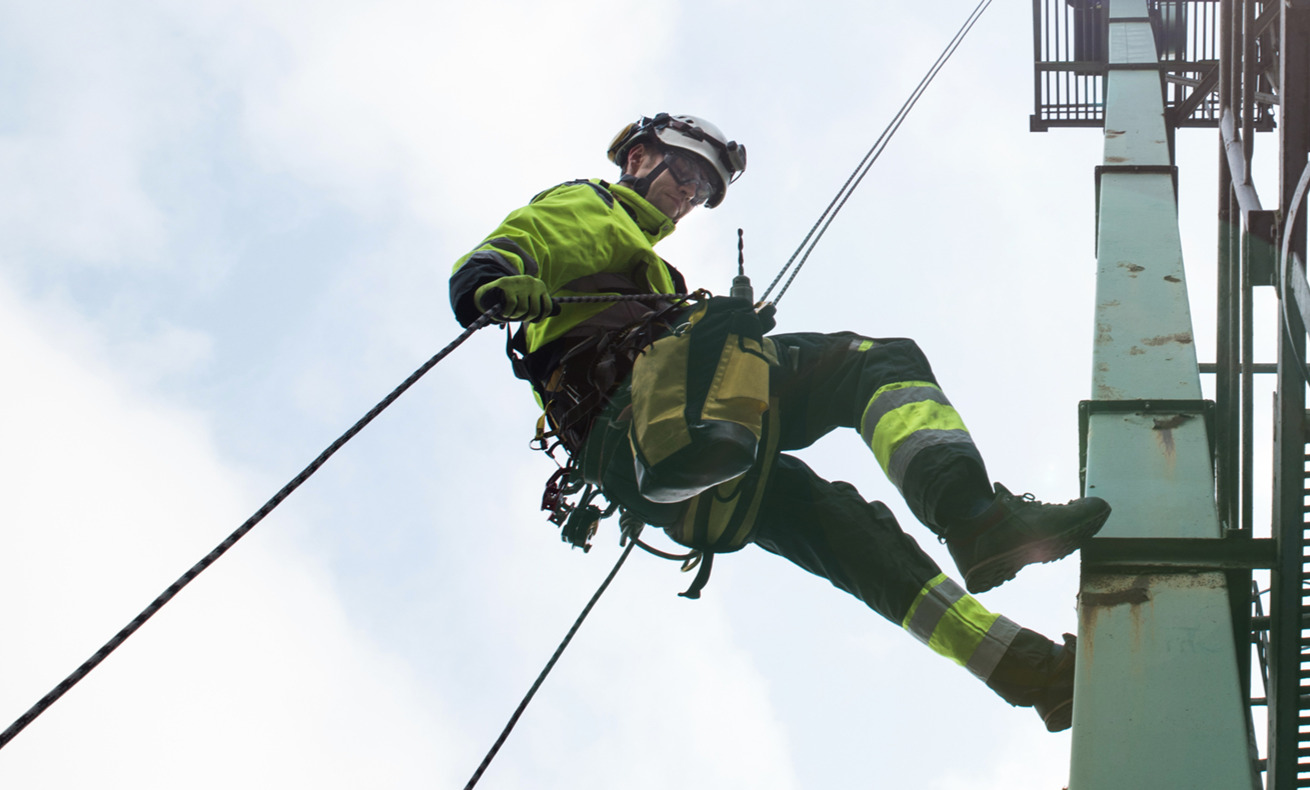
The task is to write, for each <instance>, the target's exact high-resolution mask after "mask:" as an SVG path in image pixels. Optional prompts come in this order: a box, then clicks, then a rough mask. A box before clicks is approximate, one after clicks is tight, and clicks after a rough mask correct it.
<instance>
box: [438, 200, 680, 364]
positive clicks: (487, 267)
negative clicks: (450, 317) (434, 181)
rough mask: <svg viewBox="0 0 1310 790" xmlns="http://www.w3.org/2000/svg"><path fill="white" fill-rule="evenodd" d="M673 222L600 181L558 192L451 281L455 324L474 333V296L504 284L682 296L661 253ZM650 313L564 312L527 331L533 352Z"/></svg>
mask: <svg viewBox="0 0 1310 790" xmlns="http://www.w3.org/2000/svg"><path fill="white" fill-rule="evenodd" d="M673 228H674V225H673V221H672V220H670V219H669V218H668V217H666V216H665V215H664V214H663V212H661V211H660V210H659V209H657V208H655V207H654V206H653V205H651V204H650V203H649V202H647V201H646V199H645V198H643V197H641V196H640V195H638V194H637V193H636V192H634V191H632V190H631V189H629V188H628V187H626V186H624V185H623V184H608V183H606V182H604V181H602V180H600V179H593V180H591V181H572V182H569V183H566V184H560V185H559V186H556V187H552V188H551V189H547V190H546V191H544V192H542V193H540V194H539V195H537V196H536V197H534V198H533V199H532V202H531V203H529V204H528V205H527V206H524V207H523V208H520V209H517V210H516V211H514V212H512V213H511V214H510V215H509V216H508V217H506V218H505V220H504V222H502V223H501V224H500V227H498V228H496V230H495V231H493V232H492V233H491V235H489V236H488V237H487V238H486V240H484V241H483V242H482V243H481V244H480V245H478V247H477V248H475V249H474V250H473V251H472V252H470V253H468V254H467V255H465V256H464V257H462V258H460V259H459V261H458V262H456V264H455V268H454V273H453V274H452V275H451V278H450V301H451V306H452V307H453V308H454V309H455V317H456V318H457V319H458V320H459V322H460V323H461V324H463V325H464V326H468V325H469V324H470V323H472V322H473V321H474V320H475V319H476V318H477V317H478V315H479V313H478V310H477V308H476V307H475V306H474V303H473V294H474V292H475V291H476V290H477V289H478V288H479V287H481V286H482V285H484V284H486V283H488V282H491V281H492V280H494V279H497V278H499V277H504V276H508V275H518V274H529V275H532V276H533V277H537V278H539V279H541V280H542V281H544V282H545V283H546V286H547V288H548V289H549V291H550V294H551V296H555V297H559V296H581V295H591V294H601V293H617V294H630V293H679V292H684V291H685V290H686V285H685V283H684V281H683V279H682V275H681V274H680V273H678V271H677V270H676V269H674V268H673V267H672V266H670V265H669V264H668V263H667V262H665V261H664V260H663V259H662V258H660V256H659V255H657V254H656V253H655V250H654V244H655V243H656V242H658V241H660V240H661V239H663V238H664V237H666V236H668V235H669V234H670V233H672V232H673ZM649 310H650V306H649V305H645V306H643V305H640V304H634V303H622V302H621V303H599V304H568V305H562V306H561V310H560V313H559V314H558V315H556V316H551V317H548V318H544V319H542V320H540V321H537V322H536V323H532V324H529V325H527V327H526V350H527V352H528V353H529V354H532V353H533V352H536V351H538V350H540V349H541V348H542V347H543V346H545V345H546V344H548V343H551V342H552V341H555V340H558V339H560V338H563V337H564V336H565V335H569V336H579V335H583V334H586V333H588V332H590V331H599V330H600V329H605V328H609V329H612V328H615V327H618V326H623V325H625V324H627V323H628V322H630V321H631V320H632V318H634V317H635V316H636V315H639V314H641V313H644V312H648V311H649Z"/></svg>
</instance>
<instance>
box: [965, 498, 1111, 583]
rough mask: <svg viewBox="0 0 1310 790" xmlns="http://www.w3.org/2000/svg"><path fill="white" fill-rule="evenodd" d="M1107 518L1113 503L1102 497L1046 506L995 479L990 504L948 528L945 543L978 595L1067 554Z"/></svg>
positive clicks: (966, 580) (1095, 530)
mask: <svg viewBox="0 0 1310 790" xmlns="http://www.w3.org/2000/svg"><path fill="white" fill-rule="evenodd" d="M1109 516H1110V506H1109V505H1108V504H1107V503H1106V502H1105V500H1103V499H1100V498H1098V497H1083V498H1082V499H1075V500H1074V501H1072V502H1070V503H1068V504H1066V505H1048V504H1046V503H1044V502H1039V501H1037V500H1036V499H1034V498H1033V496H1032V494H1024V495H1023V496H1022V497H1017V496H1015V495H1014V494H1011V493H1010V492H1009V491H1008V490H1006V488H1005V486H1003V485H1001V484H1000V483H997V484H996V496H995V498H994V499H992V504H991V506H990V507H988V508H987V509H986V510H984V511H983V512H982V513H980V514H979V515H977V516H973V517H971V518H964V519H959V520H958V521H956V522H955V523H953V524H951V525H950V526H949V527H948V528H947V530H946V536H945V540H946V547H947V548H948V549H950V552H951V558H952V559H954V560H955V565H956V567H958V568H959V569H960V573H961V574H963V575H964V586H965V587H966V588H967V589H968V590H969V592H971V593H975V594H977V593H980V592H986V591H987V590H990V589H992V588H993V587H996V586H999V585H1001V584H1004V583H1005V582H1007V581H1009V580H1010V579H1013V578H1014V576H1015V574H1016V573H1018V572H1019V570H1020V569H1021V568H1023V567H1024V566H1025V565H1031V564H1032V563H1036V562H1053V561H1054V560H1058V559H1060V558H1061V557H1065V556H1068V555H1069V554H1071V553H1073V552H1074V551H1075V550H1076V549H1077V548H1078V547H1079V546H1081V545H1082V543H1083V541H1085V540H1087V539H1088V538H1090V537H1091V536H1092V535H1095V534H1096V532H1097V531H1098V530H1099V529H1100V528H1101V527H1102V526H1103V525H1104V524H1105V520H1106V519H1107V518H1108V517H1109Z"/></svg>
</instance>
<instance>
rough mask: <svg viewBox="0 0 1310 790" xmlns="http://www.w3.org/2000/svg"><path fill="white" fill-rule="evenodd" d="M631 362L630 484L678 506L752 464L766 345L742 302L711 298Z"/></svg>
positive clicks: (765, 395) (770, 351)
mask: <svg viewBox="0 0 1310 790" xmlns="http://www.w3.org/2000/svg"><path fill="white" fill-rule="evenodd" d="M684 318H685V320H684V322H683V323H682V324H680V325H679V326H678V327H676V328H675V329H674V330H673V331H672V332H671V333H670V334H668V335H665V336H664V337H661V338H660V339H658V340H656V341H655V342H654V343H652V344H651V345H650V346H649V347H647V348H646V349H645V351H643V352H642V354H641V356H639V357H637V360H636V363H635V365H634V366H633V371H632V384H631V392H632V412H631V416H632V423H631V430H630V433H629V439H630V441H631V443H632V454H633V457H634V459H635V460H636V477H637V486H638V489H639V491H640V492H641V495H642V496H643V497H645V498H646V499H648V500H650V501H652V502H683V501H686V500H688V499H691V498H692V497H694V496H696V495H697V494H699V493H701V492H703V491H706V490H708V489H710V488H713V487H714V486H717V485H719V484H720V483H724V482H727V481H729V480H733V479H734V478H737V477H740V476H741V475H742V474H744V473H745V472H746V471H747V470H748V469H750V468H751V465H752V464H753V463H754V462H755V456H756V453H757V451H758V448H759V443H760V437H761V434H762V430H763V419H764V413H765V412H766V411H767V410H768V408H769V366H770V365H776V364H777V356H776V352H775V351H774V348H773V343H772V342H771V341H768V340H766V339H765V338H764V330H763V327H762V326H761V324H760V319H759V317H758V316H757V315H756V314H755V311H754V310H753V309H752V307H751V305H750V303H749V302H747V301H745V300H743V299H733V298H729V297H715V298H713V299H710V300H709V301H707V302H702V303H701V304H699V305H698V306H697V307H695V308H694V309H693V310H692V311H691V312H689V313H688V314H687V315H686V316H684Z"/></svg>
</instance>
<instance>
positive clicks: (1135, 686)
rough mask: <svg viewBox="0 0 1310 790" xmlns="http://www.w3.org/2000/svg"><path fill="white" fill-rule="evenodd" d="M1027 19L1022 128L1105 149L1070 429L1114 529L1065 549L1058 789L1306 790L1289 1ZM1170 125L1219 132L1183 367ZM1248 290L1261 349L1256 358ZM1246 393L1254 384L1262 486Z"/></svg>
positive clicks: (1119, 8)
mask: <svg viewBox="0 0 1310 790" xmlns="http://www.w3.org/2000/svg"><path fill="white" fill-rule="evenodd" d="M1033 21H1034V34H1033V42H1034V54H1035V60H1036V69H1035V75H1034V113H1033V116H1032V118H1031V128H1032V129H1033V130H1034V131H1045V130H1047V129H1050V128H1053V127H1070V126H1073V127H1077V126H1086V127H1100V128H1101V129H1102V130H1103V134H1104V151H1105V158H1104V163H1103V164H1102V165H1101V166H1100V167H1098V168H1097V169H1096V173H1095V178H1096V190H1097V249H1096V255H1097V268H1098V275H1097V294H1096V313H1095V345H1094V350H1093V370H1092V390H1093V391H1092V395H1091V399H1090V400H1088V401H1085V402H1084V403H1083V404H1081V407H1080V421H1081V428H1082V433H1081V435H1082V448H1081V449H1082V452H1083V483H1084V488H1085V490H1086V491H1087V492H1089V493H1094V494H1097V495H1099V496H1102V497H1104V498H1105V499H1107V500H1109V501H1110V502H1111V504H1112V505H1113V506H1114V508H1115V510H1114V514H1113V515H1112V517H1111V521H1110V522H1109V523H1108V524H1107V525H1106V527H1105V529H1104V530H1103V531H1102V533H1101V536H1098V538H1097V539H1096V540H1094V541H1093V542H1092V544H1091V545H1089V546H1088V547H1086V548H1085V549H1084V551H1083V569H1082V589H1081V594H1080V597H1079V643H1078V651H1079V655H1078V659H1079V663H1078V672H1077V677H1076V689H1075V691H1076V695H1075V700H1076V702H1075V706H1074V731H1073V759H1072V764H1071V770H1070V784H1069V790H1120V788H1136V787H1143V788H1145V787H1178V788H1260V787H1265V788H1268V789H1269V790H1291V789H1292V788H1310V654H1308V653H1307V651H1308V650H1310V587H1308V586H1307V581H1308V578H1307V577H1308V575H1310V557H1308V556H1307V552H1308V551H1310V546H1308V545H1307V537H1308V535H1307V533H1310V520H1308V519H1307V513H1308V511H1310V508H1308V507H1307V503H1308V502H1310V434H1307V428H1308V427H1310V426H1308V423H1310V419H1308V418H1307V413H1306V386H1307V382H1310V370H1308V369H1307V365H1306V362H1305V359H1306V327H1307V326H1310V283H1308V282H1307V280H1306V265H1305V257H1306V230H1305V229H1306V223H1305V213H1306V211H1307V210H1310V208H1308V207H1306V206H1304V205H1303V204H1304V202H1305V198H1306V193H1307V192H1308V191H1310V165H1307V152H1308V151H1310V0H1034V2H1033ZM1180 127H1212V128H1216V129H1217V130H1218V131H1219V146H1217V148H1218V156H1219V164H1220V168H1219V169H1220V183H1219V189H1218V211H1217V214H1218V220H1219V222H1218V232H1217V239H1218V250H1217V258H1216V262H1217V266H1216V271H1217V277H1218V279H1217V293H1218V304H1217V313H1216V327H1217V335H1218V336H1217V338H1216V341H1217V342H1216V359H1215V361H1214V362H1207V363H1204V364H1202V363H1199V362H1198V360H1197V355H1196V351H1195V343H1194V334H1193V327H1192V320H1191V313H1190V306H1189V304H1188V298H1187V291H1186V284H1185V280H1186V277H1185V270H1184V266H1183V256H1182V244H1181V236H1180V232H1179V225H1178V205H1177V189H1178V169H1177V166H1176V162H1175V145H1174V143H1175V132H1176V130H1177V129H1179V128H1180ZM1274 129H1276V130H1277V132H1278V140H1279V143H1280V144H1279V149H1278V157H1277V166H1278V171H1279V190H1278V192H1279V194H1278V195H1277V196H1276V200H1275V201H1274V202H1275V203H1276V204H1277V207H1276V208H1270V209H1266V208H1264V207H1263V206H1262V204H1261V201H1260V197H1259V195H1258V193H1257V190H1256V188H1255V185H1254V183H1253V181H1252V178H1251V169H1252V168H1251V162H1252V155H1253V151H1254V144H1255V141H1256V137H1257V134H1256V133H1257V132H1260V131H1270V130H1274ZM1259 289H1264V290H1267V291H1268V292H1270V293H1271V294H1272V295H1273V298H1272V299H1264V298H1262V303H1263V304H1273V305H1275V308H1273V310H1274V312H1276V314H1277V315H1276V316H1274V318H1275V319H1276V325H1277V329H1276V337H1273V338H1269V337H1266V338H1262V339H1261V342H1260V343H1259V344H1257V337H1256V332H1255V328H1254V327H1255V320H1254V319H1255V317H1256V315H1257V313H1256V308H1255V304H1256V294H1257V291H1258V290H1259ZM1257 347H1258V348H1259V349H1261V352H1262V353H1267V354H1269V355H1271V356H1272V355H1274V353H1275V351H1274V349H1276V361H1274V362H1270V361H1268V360H1266V361H1263V362H1262V361H1260V360H1257V359H1256V353H1257ZM1266 348H1267V349H1269V350H1268V351H1265V349H1266ZM1202 374H1206V375H1213V376H1214V387H1213V392H1214V398H1213V399H1212V400H1206V399H1204V398H1203V396H1202V386H1201V381H1202V378H1201V377H1202ZM1257 375H1262V376H1263V375H1272V376H1274V377H1275V379H1274V384H1273V390H1274V402H1273V410H1272V415H1270V416H1271V418H1272V423H1273V426H1274V439H1273V445H1272V454H1273V458H1272V464H1271V465H1272V481H1270V482H1271V485H1270V486H1268V487H1265V486H1263V485H1262V486H1261V487H1260V488H1259V489H1257V486H1256V485H1255V477H1256V475H1255V472H1254V470H1255V468H1256V466H1257V463H1256V458H1257V451H1256V449H1255V448H1256V445H1257V442H1256V435H1255V429H1254V425H1255V423H1256V419H1255V415H1256V408H1257V406H1260V407H1261V408H1267V406H1263V405H1261V404H1257V402H1256V401H1257V398H1256V396H1255V377H1256V376H1257ZM1263 403H1267V401H1264V402H1263ZM1271 488H1272V492H1273V496H1272V501H1270V502H1269V504H1268V511H1269V523H1268V524H1263V523H1260V524H1257V523H1256V516H1255V513H1256V509H1257V508H1256V505H1257V503H1260V504H1261V505H1262V507H1261V510H1263V509H1264V508H1263V504H1264V498H1265V497H1267V496H1268V494H1267V493H1265V492H1268V491H1269V490H1270V489H1271ZM1257 490H1259V491H1260V493H1257ZM1253 580H1255V584H1254V586H1253ZM1266 586H1267V589H1263V588H1264V587H1266ZM1266 594H1267V595H1268V606H1269V609H1268V614H1267V615H1266V613H1265V605H1264V601H1265V600H1266V599H1265V597H1264V596H1265V595H1266ZM1252 644H1254V647H1255V649H1254V651H1253V650H1252ZM1253 652H1254V653H1255V657H1256V660H1255V661H1253V660H1252V653H1253ZM1262 755H1263V756H1262Z"/></svg>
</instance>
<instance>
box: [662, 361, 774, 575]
mask: <svg viewBox="0 0 1310 790" xmlns="http://www.w3.org/2000/svg"><path fill="white" fill-rule="evenodd" d="M765 342H766V343H768V342H769V341H767V340H766V341H765ZM774 406H775V408H771V409H770V410H769V411H768V412H766V413H765V415H764V432H763V434H762V436H761V437H760V445H761V447H760V449H761V452H762V453H763V455H764V459H763V462H762V463H757V464H755V465H754V466H753V467H752V468H751V469H750V470H749V471H748V472H746V473H745V474H743V475H740V476H738V477H735V478H733V479H732V480H728V481H726V482H723V483H719V484H718V485H716V486H714V487H713V488H711V489H710V490H708V491H706V492H704V493H703V494H701V495H700V496H697V497H694V498H693V499H692V500H691V501H689V502H688V503H687V506H686V508H684V509H683V511H682V512H681V514H679V516H678V518H677V520H676V521H675V522H674V523H673V524H671V525H669V526H666V527H665V528H664V531H665V532H667V533H668V535H669V537H670V538H673V539H674V540H676V541H677V542H678V543H681V544H682V545H684V546H687V547H690V548H693V549H699V550H701V551H709V552H720V553H722V552H728V551H736V550H737V549H740V548H741V547H742V546H744V545H746V542H747V541H749V540H750V538H751V535H752V534H754V532H755V517H756V516H757V515H758V513H759V510H760V504H761V503H762V502H763V500H764V492H765V490H766V488H767V486H768V482H769V473H770V472H771V471H773V457H774V455H775V454H776V453H777V450H778V424H777V423H778V410H777V408H776V404H774Z"/></svg>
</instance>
